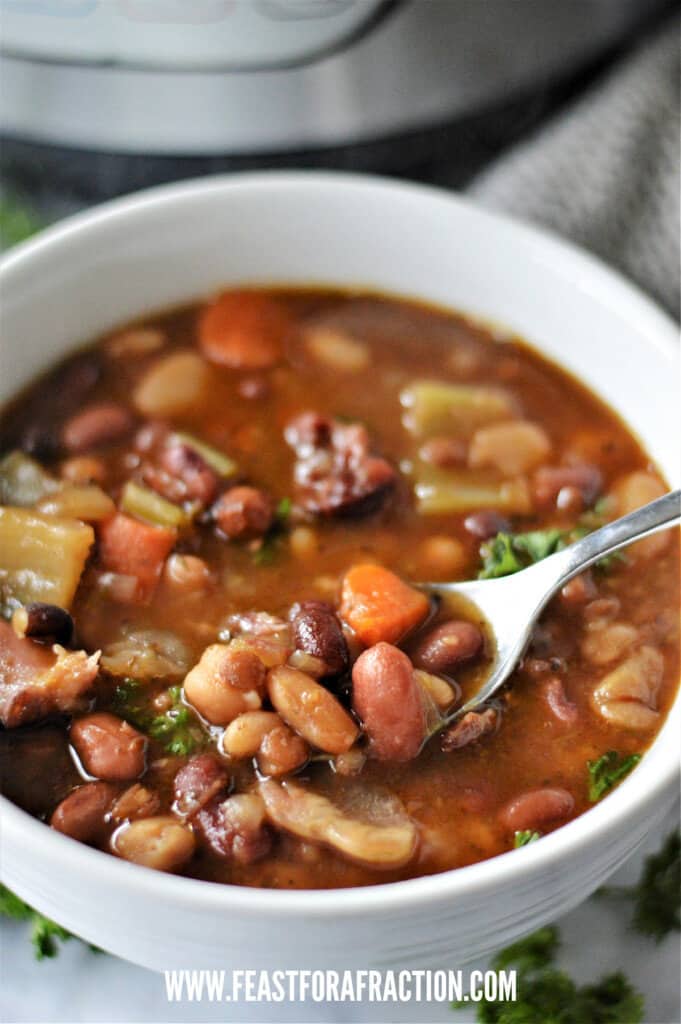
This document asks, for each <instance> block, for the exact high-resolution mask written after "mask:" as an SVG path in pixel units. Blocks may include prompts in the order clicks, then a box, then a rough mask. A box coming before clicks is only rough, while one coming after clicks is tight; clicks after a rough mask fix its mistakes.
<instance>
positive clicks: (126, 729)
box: [70, 711, 147, 782]
mask: <svg viewBox="0 0 681 1024" xmlns="http://www.w3.org/2000/svg"><path fill="white" fill-rule="evenodd" d="M70 739H71V742H72V744H73V746H74V747H75V749H76V752H77V754H78V757H79V758H80V761H81V764H82V765H83V768H84V769H85V771H86V772H88V774H89V775H94V776H95V777H96V778H98V779H105V780H106V781H108V782H127V781H128V780H129V779H136V778H138V777H139V776H140V775H142V773H143V772H144V768H145V755H146V749H147V739H146V736H143V735H142V733H141V732H138V731H137V729H134V728H133V727H132V726H131V725H130V724H129V723H128V722H124V721H123V720H122V719H121V718H117V717H116V715H111V714H109V713H108V712H107V711H97V712H95V713H93V714H91V715H85V716H84V717H83V718H79V719H77V720H76V721H75V722H74V723H73V725H72V726H71V732H70Z"/></svg>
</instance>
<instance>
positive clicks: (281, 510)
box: [276, 498, 293, 522]
mask: <svg viewBox="0 0 681 1024" xmlns="http://www.w3.org/2000/svg"><path fill="white" fill-rule="evenodd" d="M292 508H293V502H292V500H291V499H290V498H282V499H281V501H280V502H279V504H278V505H277V510H276V516H277V519H279V520H280V521H281V522H285V521H286V520H287V519H288V517H289V516H290V515H291V509H292Z"/></svg>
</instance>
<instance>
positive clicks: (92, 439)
mask: <svg viewBox="0 0 681 1024" xmlns="http://www.w3.org/2000/svg"><path fill="white" fill-rule="evenodd" d="M132 426H133V417H132V413H131V412H130V411H129V409H126V408H125V407H124V406H122V405H117V404H116V403H115V402H97V403H96V404H94V405H89V406H87V407H86V408H85V409H83V410H82V411H81V412H77V413H76V414H75V415H74V416H72V417H71V418H70V419H69V420H67V421H66V423H65V424H64V427H63V430H62V441H63V444H64V447H65V448H68V450H69V451H70V452H76V453H77V452H84V451H87V449H88V448H93V447H95V446H96V445H101V444H109V443H110V442H111V441H117V440H118V439H119V438H121V437H123V436H124V435H125V434H127V433H128V431H130V430H131V429H132Z"/></svg>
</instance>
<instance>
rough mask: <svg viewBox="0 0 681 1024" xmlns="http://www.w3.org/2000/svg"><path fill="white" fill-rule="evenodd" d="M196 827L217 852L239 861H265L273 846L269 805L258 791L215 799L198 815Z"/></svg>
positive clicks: (240, 862) (219, 854) (248, 862)
mask: <svg viewBox="0 0 681 1024" xmlns="http://www.w3.org/2000/svg"><path fill="white" fill-rule="evenodd" d="M195 828H196V830H197V832H198V833H199V835H200V836H202V838H203V840H204V842H205V843H206V844H207V845H208V846H209V847H210V849H211V850H212V851H213V853H216V854H217V855H218V857H224V858H225V859H227V860H233V861H236V862H237V864H252V863H253V862H254V861H257V860H261V859H262V858H263V857H266V856H267V854H268V853H269V852H270V848H271V846H272V835H271V832H270V830H269V828H268V827H267V824H266V821H265V805H264V804H263V801H262V800H261V798H260V797H259V796H258V795H257V794H255V793H237V794H235V795H234V796H230V797H228V798H227V799H226V800H220V799H218V798H216V799H214V800H213V801H212V802H211V803H209V804H207V806H205V807H203V808H202V809H201V810H200V811H199V813H198V814H197V816H196V821H195Z"/></svg>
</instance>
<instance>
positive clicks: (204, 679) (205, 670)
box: [184, 644, 265, 725]
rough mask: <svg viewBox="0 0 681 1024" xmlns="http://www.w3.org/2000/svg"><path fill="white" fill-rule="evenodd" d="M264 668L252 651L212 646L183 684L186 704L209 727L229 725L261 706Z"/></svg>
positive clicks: (220, 645) (207, 649)
mask: <svg viewBox="0 0 681 1024" xmlns="http://www.w3.org/2000/svg"><path fill="white" fill-rule="evenodd" d="M264 687H265V667H264V665H263V663H262V661H261V660H260V659H259V658H258V656H257V655H256V654H255V653H254V652H253V651H248V650H240V649H238V648H234V647H232V645H226V644H212V645H211V646H210V647H207V648H206V650H205V651H204V652H203V654H202V655H201V660H200V661H199V663H198V664H197V665H195V666H194V668H193V669H192V670H191V672H190V673H189V674H188V675H187V677H186V678H185V681H184V694H185V697H186V698H187V701H188V702H189V703H190V704H191V705H192V706H193V707H195V708H196V710H197V711H198V712H199V714H200V715H203V717H204V718H205V719H207V720H208V721H209V722H211V723H212V724H213V725H229V723H230V722H231V721H232V720H233V719H234V718H236V717H237V716H238V715H240V714H242V713H243V712H244V711H255V710H257V709H258V708H259V707H260V706H261V704H262V693H263V690H264Z"/></svg>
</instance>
